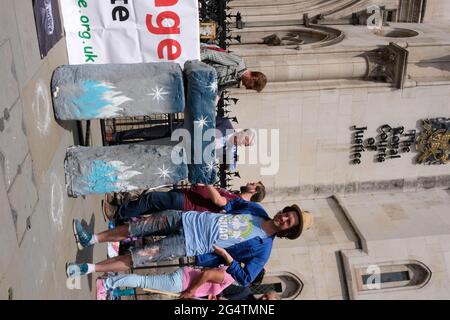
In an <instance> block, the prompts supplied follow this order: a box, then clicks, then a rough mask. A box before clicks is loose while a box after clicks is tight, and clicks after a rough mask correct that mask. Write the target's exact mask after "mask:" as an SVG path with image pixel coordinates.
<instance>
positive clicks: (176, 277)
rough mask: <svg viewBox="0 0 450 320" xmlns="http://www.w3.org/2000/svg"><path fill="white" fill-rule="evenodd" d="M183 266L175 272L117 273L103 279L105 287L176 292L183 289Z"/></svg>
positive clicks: (109, 288) (108, 288)
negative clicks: (150, 273) (152, 273)
mask: <svg viewBox="0 0 450 320" xmlns="http://www.w3.org/2000/svg"><path fill="white" fill-rule="evenodd" d="M182 280H183V268H178V269H177V270H176V271H175V272H172V273H168V274H156V275H145V276H144V275H138V274H119V275H117V276H114V277H109V278H107V279H106V280H105V289H107V290H111V289H117V288H121V287H127V288H143V289H144V288H146V289H156V290H161V291H168V292H174V293H178V292H181V291H182V290H183V287H182V284H183V283H182V282H183V281H182Z"/></svg>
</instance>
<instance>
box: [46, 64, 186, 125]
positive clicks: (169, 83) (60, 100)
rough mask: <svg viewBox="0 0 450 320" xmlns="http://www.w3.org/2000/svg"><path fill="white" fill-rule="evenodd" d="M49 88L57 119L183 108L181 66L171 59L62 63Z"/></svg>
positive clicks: (176, 110) (142, 114) (143, 114)
mask: <svg viewBox="0 0 450 320" xmlns="http://www.w3.org/2000/svg"><path fill="white" fill-rule="evenodd" d="M51 92H52V98H53V107H54V111H55V117H56V119H59V120H90V119H108V118H118V117H138V116H147V115H151V114H161V113H175V112H183V111H184V107H185V97H184V82H183V73H182V71H181V67H180V66H179V65H178V64H176V63H173V62H158V63H131V64H84V65H64V66H60V67H58V68H56V70H55V71H54V73H53V77H52V83H51Z"/></svg>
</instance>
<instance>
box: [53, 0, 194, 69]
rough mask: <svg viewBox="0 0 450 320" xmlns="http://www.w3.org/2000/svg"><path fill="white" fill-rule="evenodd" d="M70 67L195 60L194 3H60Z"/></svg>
mask: <svg viewBox="0 0 450 320" xmlns="http://www.w3.org/2000/svg"><path fill="white" fill-rule="evenodd" d="M60 4H61V10H62V14H63V19H64V28H65V31H66V40H67V51H68V55H69V63H70V64H86V63H139V62H161V61H173V62H178V63H180V64H181V66H183V64H184V62H185V61H186V60H194V59H199V58H200V39H199V17H198V0H60Z"/></svg>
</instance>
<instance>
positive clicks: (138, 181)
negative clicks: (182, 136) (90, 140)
mask: <svg viewBox="0 0 450 320" xmlns="http://www.w3.org/2000/svg"><path fill="white" fill-rule="evenodd" d="M64 171H65V176H66V187H67V193H68V195H69V196H72V197H77V196H81V195H88V194H95V193H107V192H127V191H133V190H140V189H150V188H155V187H159V186H163V185H170V184H175V183H178V182H180V181H182V180H185V179H186V178H187V175H188V171H187V166H186V159H185V154H184V149H183V148H177V147H172V146H165V145H155V146H153V145H148V144H147V145H140V144H128V145H118V146H108V147H81V146H74V147H70V148H68V149H67V152H66V158H65V161H64Z"/></svg>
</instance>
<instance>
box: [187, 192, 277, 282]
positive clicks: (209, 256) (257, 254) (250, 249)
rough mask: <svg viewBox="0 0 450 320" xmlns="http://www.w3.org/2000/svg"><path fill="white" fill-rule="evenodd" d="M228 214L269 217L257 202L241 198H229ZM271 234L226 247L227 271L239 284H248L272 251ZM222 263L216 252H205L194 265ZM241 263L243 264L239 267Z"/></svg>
mask: <svg viewBox="0 0 450 320" xmlns="http://www.w3.org/2000/svg"><path fill="white" fill-rule="evenodd" d="M225 211H226V212H227V213H229V214H251V215H254V216H258V217H262V218H265V219H269V216H268V215H267V213H266V211H265V210H264V209H263V207H262V206H260V205H259V204H257V203H254V202H249V201H245V200H243V199H241V198H236V199H234V200H231V201H229V202H228V203H227V205H226V206H225ZM272 243H273V236H271V237H267V238H264V239H261V238H260V237H256V238H253V239H250V240H247V241H244V242H241V243H238V244H235V245H234V246H231V247H228V248H226V250H227V251H228V253H229V254H230V255H231V256H232V257H233V262H232V263H231V265H230V266H229V267H228V268H227V272H228V273H229V274H230V275H231V276H232V277H233V278H234V279H235V280H236V281H237V282H239V283H240V284H241V285H243V286H248V285H249V284H250V283H251V282H252V281H253V280H255V278H256V277H257V276H258V274H259V273H260V272H261V270H262V269H263V268H264V265H265V264H266V263H267V261H268V260H269V257H270V253H271V251H272ZM223 263H224V259H223V258H222V257H221V256H219V255H217V254H216V253H214V252H212V253H205V254H202V255H198V256H197V257H196V265H198V266H202V267H209V268H214V267H217V266H219V265H220V264H223ZM241 263H243V264H244V265H245V266H244V267H241V265H240V264H241Z"/></svg>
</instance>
